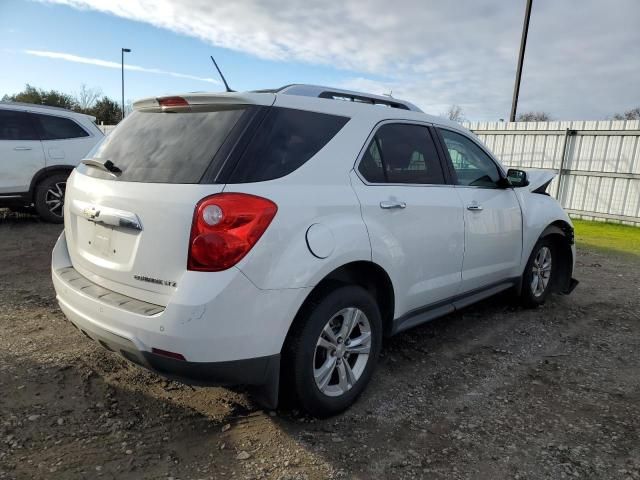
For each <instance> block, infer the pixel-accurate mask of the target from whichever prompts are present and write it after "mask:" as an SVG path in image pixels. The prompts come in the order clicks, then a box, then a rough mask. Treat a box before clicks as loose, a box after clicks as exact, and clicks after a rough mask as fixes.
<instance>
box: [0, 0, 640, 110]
mask: <svg viewBox="0 0 640 480" xmlns="http://www.w3.org/2000/svg"><path fill="white" fill-rule="evenodd" d="M576 5H577V3H576V2H572V1H565V2H556V1H554V0H535V1H534V8H533V13H532V20H531V29H530V35H529V44H528V47H527V57H526V60H525V69H524V77H523V83H522V90H521V103H520V105H521V110H520V111H525V110H545V111H547V112H550V113H551V114H552V116H553V117H555V118H557V119H599V118H606V117H607V116H609V115H611V114H613V113H615V112H618V111H622V110H626V109H630V108H632V107H635V106H638V105H640V88H638V83H639V82H638V80H639V79H640V55H638V54H637V52H638V45H640V29H638V28H637V25H638V23H637V22H638V19H640V2H638V1H636V0H611V1H610V2H602V1H600V0H583V1H581V2H580V3H579V5H580V7H579V8H576ZM523 12H524V0H522V1H517V0H484V1H482V2H480V1H472V0H458V1H456V2H439V1H428V0H397V1H396V2H393V5H391V4H390V2H388V1H386V0H367V1H365V0H344V1H341V2H325V1H320V0H306V1H304V2H302V1H299V2H296V1H293V0H234V1H233V2H216V1H211V2H207V1H201V0H156V1H153V2H151V1H150V0H109V1H101V0H41V1H28V0H0V58H1V60H2V69H1V70H0V96H2V95H3V94H5V93H14V92H17V91H19V90H21V89H22V88H23V87H24V84H25V83H30V84H32V85H34V86H37V87H41V88H45V89H50V88H55V89H58V90H62V91H65V92H69V93H74V92H77V91H78V90H79V89H80V86H81V84H86V85H87V86H88V87H91V88H95V87H97V88H100V89H101V90H102V92H103V93H104V94H106V95H108V96H110V97H112V98H114V99H119V98H120V85H121V84H120V70H119V68H107V67H105V66H104V64H105V63H104V62H107V65H111V66H116V67H117V65H119V62H120V48H121V47H127V48H131V49H132V53H130V54H126V57H125V64H128V65H130V66H131V68H133V69H136V70H127V71H125V76H126V92H125V95H126V98H127V99H136V98H140V97H144V96H151V95H162V94H167V93H178V92H184V91H212V90H213V91H215V90H220V88H221V87H220V84H219V83H217V82H218V80H219V79H218V77H217V75H216V73H215V71H214V69H213V68H212V65H211V63H210V60H209V55H214V56H215V57H216V59H217V61H218V63H219V64H220V66H221V67H222V69H223V71H224V73H225V76H226V77H227V80H228V81H229V83H230V84H231V86H232V88H234V89H236V90H245V89H258V88H268V87H275V86H280V85H285V84H289V83H298V82H299V83H314V84H323V85H332V86H338V87H346V88H353V89H358V90H364V91H370V92H372V93H379V94H380V93H388V92H389V91H392V92H393V95H394V96H396V97H398V98H406V99H408V100H410V101H412V102H414V103H416V104H417V105H419V106H421V107H422V108H423V109H424V110H425V111H428V112H430V113H435V114H439V113H442V112H444V111H445V110H446V108H447V106H448V105H451V104H454V103H455V104H459V105H461V106H462V109H463V111H464V113H465V115H466V116H467V118H469V119H472V120H485V119H486V120H497V119H498V118H506V117H507V116H508V111H509V107H510V101H511V93H512V88H513V76H514V72H515V64H516V55H517V49H518V43H519V37H520V28H521V25H522V16H523ZM72 60H74V61H72ZM96 60H97V61H96ZM79 61H81V62H85V63H79ZM86 62H88V63H86ZM108 62H115V65H114V64H113V63H111V64H109V63H108ZM144 69H146V70H147V71H142V70H144ZM148 70H153V72H150V71H148ZM158 71H160V72H158ZM154 72H155V73H154ZM176 74H177V75H176ZM185 76H190V77H193V78H185Z"/></svg>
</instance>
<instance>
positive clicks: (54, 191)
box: [34, 173, 68, 223]
mask: <svg viewBox="0 0 640 480" xmlns="http://www.w3.org/2000/svg"><path fill="white" fill-rule="evenodd" d="M67 177H68V175H67V174H60V173H58V174H55V175H51V176H50V177H47V178H45V179H44V180H43V181H42V182H40V183H39V184H38V186H37V187H36V195H35V202H34V203H35V208H36V212H37V213H38V215H39V216H40V218H41V219H42V220H44V221H45V222H49V223H62V222H63V221H64V193H65V189H66V186H67Z"/></svg>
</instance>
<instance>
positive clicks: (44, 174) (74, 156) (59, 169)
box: [0, 102, 104, 223]
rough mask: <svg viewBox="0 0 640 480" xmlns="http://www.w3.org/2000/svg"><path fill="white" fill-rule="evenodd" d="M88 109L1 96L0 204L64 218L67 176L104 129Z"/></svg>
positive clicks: (56, 219) (48, 217)
mask: <svg viewBox="0 0 640 480" xmlns="http://www.w3.org/2000/svg"><path fill="white" fill-rule="evenodd" d="M94 120H95V118H94V117H91V116H89V115H83V114H81V113H76V112H72V111H69V110H65V109H63V108H56V107H47V106H43V105H31V104H26V103H15V102H0V207H8V208H11V209H12V210H17V211H31V210H34V209H35V211H36V212H37V213H38V215H40V217H41V218H42V219H43V220H46V221H48V222H54V223H62V217H63V212H64V209H63V207H64V192H65V186H66V181H67V177H68V176H69V174H70V173H71V171H72V170H73V168H74V167H75V166H76V165H78V163H80V160H82V158H83V157H84V156H85V155H86V154H87V152H89V150H91V149H92V148H93V146H94V145H95V144H96V143H98V141H100V140H102V138H103V137H104V135H103V134H102V132H101V131H100V129H99V128H98V127H97V126H96V125H95V123H94Z"/></svg>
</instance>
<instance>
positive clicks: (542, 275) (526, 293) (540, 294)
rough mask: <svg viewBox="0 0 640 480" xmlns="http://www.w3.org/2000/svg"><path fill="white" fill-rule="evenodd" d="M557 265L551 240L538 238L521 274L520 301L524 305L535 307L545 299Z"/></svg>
mask: <svg viewBox="0 0 640 480" xmlns="http://www.w3.org/2000/svg"><path fill="white" fill-rule="evenodd" d="M557 265H558V261H557V258H556V248H555V245H554V243H553V241H552V240H551V239H549V238H541V239H539V240H538V242H537V243H536V245H535V246H534V247H533V250H532V251H531V256H530V257H529V260H528V261H527V266H526V267H525V270H524V273H523V274H522V291H521V293H520V301H521V302H522V304H523V305H524V306H525V307H527V308H537V307H538V306H540V305H542V304H543V303H544V302H545V301H546V300H547V297H548V296H549V294H550V293H551V290H552V288H553V284H554V281H555V273H556V271H557Z"/></svg>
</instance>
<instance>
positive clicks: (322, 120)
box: [230, 107, 349, 183]
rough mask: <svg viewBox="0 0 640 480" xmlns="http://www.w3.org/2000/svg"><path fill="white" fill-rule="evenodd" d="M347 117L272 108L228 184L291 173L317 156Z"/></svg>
mask: <svg viewBox="0 0 640 480" xmlns="http://www.w3.org/2000/svg"><path fill="white" fill-rule="evenodd" d="M347 121H349V119H348V118H347V117H340V116H337V115H328V114H325V113H315V112H307V111H304V110H294V109H289V108H279V107H272V108H271V109H270V110H269V113H268V114H267V116H266V117H265V118H264V120H263V121H262V123H261V124H260V126H259V127H258V129H257V131H256V133H255V135H254V136H253V138H252V139H251V140H250V141H249V145H248V146H247V148H246V150H245V151H244V153H243V154H242V157H241V158H240V160H239V162H238V164H237V166H236V168H235V170H234V172H233V174H232V176H231V180H230V183H249V182H263V181H266V180H273V179H275V178H280V177H284V176H285V175H288V174H290V173H291V172H293V171H294V170H296V169H297V168H299V167H300V166H302V165H303V164H304V163H305V162H307V161H308V160H309V159H310V158H311V157H313V156H314V155H315V154H316V153H318V152H319V151H320V150H321V149H322V148H323V147H324V146H325V145H326V144H327V143H329V141H330V140H331V139H332V138H333V137H334V136H335V135H336V134H337V133H338V132H339V131H340V129H341V128H342V127H344V125H345V124H346V123H347Z"/></svg>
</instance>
